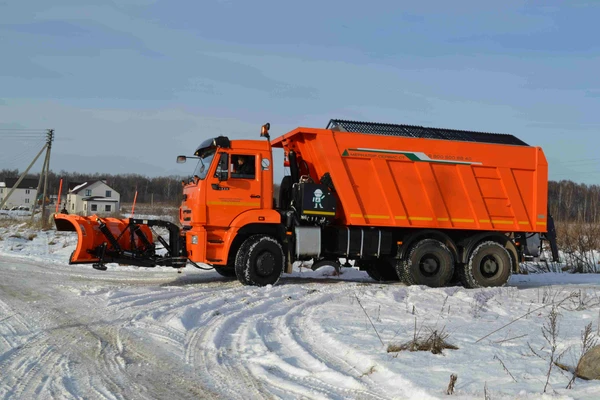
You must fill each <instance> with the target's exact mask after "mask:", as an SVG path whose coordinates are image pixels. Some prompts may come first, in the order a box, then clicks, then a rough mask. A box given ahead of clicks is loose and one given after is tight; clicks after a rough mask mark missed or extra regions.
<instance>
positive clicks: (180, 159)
mask: <svg viewBox="0 0 600 400" xmlns="http://www.w3.org/2000/svg"><path fill="white" fill-rule="evenodd" d="M186 161H187V157H186V156H177V164H185V162H186Z"/></svg>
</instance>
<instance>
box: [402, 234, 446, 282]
mask: <svg viewBox="0 0 600 400" xmlns="http://www.w3.org/2000/svg"><path fill="white" fill-rule="evenodd" d="M396 269H397V272H398V276H400V277H401V278H402V280H403V281H404V282H405V283H406V284H408V285H425V286H429V287H443V286H446V285H447V284H448V282H450V279H452V275H453V274H454V257H453V256H452V252H451V251H450V249H448V247H447V246H446V245H445V244H444V243H442V242H440V241H439V240H435V239H424V240H421V241H419V242H417V244H415V245H414V246H413V247H412V249H411V250H410V252H409V254H408V257H407V258H406V259H405V260H402V261H401V262H399V263H398V264H397V265H396Z"/></svg>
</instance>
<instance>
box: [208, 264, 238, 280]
mask: <svg viewBox="0 0 600 400" xmlns="http://www.w3.org/2000/svg"><path fill="white" fill-rule="evenodd" d="M213 268H214V269H215V271H216V272H217V273H218V274H219V275H221V276H224V277H225V278H235V277H236V274H235V268H232V267H219V266H216V265H213Z"/></svg>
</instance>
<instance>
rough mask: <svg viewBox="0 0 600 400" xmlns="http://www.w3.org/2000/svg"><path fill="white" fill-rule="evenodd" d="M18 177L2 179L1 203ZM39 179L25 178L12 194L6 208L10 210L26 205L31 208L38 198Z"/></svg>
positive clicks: (0, 181) (0, 187)
mask: <svg viewBox="0 0 600 400" xmlns="http://www.w3.org/2000/svg"><path fill="white" fill-rule="evenodd" d="M17 181H18V179H17V178H5V179H0V204H2V202H3V201H4V199H5V198H6V196H7V195H8V193H9V192H10V191H11V189H12V188H13V187H14V186H15V183H17ZM37 185H38V180H37V179H23V180H22V181H21V182H20V183H19V186H18V187H17V189H15V191H14V192H13V193H12V194H11V195H10V197H9V198H8V201H7V203H6V204H5V205H4V209H8V210H10V209H11V208H14V207H26V208H29V209H31V208H32V207H33V203H35V199H36V198H37Z"/></svg>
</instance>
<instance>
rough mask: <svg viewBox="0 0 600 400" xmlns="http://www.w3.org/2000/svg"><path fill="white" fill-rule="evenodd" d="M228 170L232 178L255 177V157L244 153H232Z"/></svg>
mask: <svg viewBox="0 0 600 400" xmlns="http://www.w3.org/2000/svg"><path fill="white" fill-rule="evenodd" d="M230 172H231V177H232V178H239V179H255V178H256V157H255V156H252V155H246V154H237V155H232V156H231V165H230Z"/></svg>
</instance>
